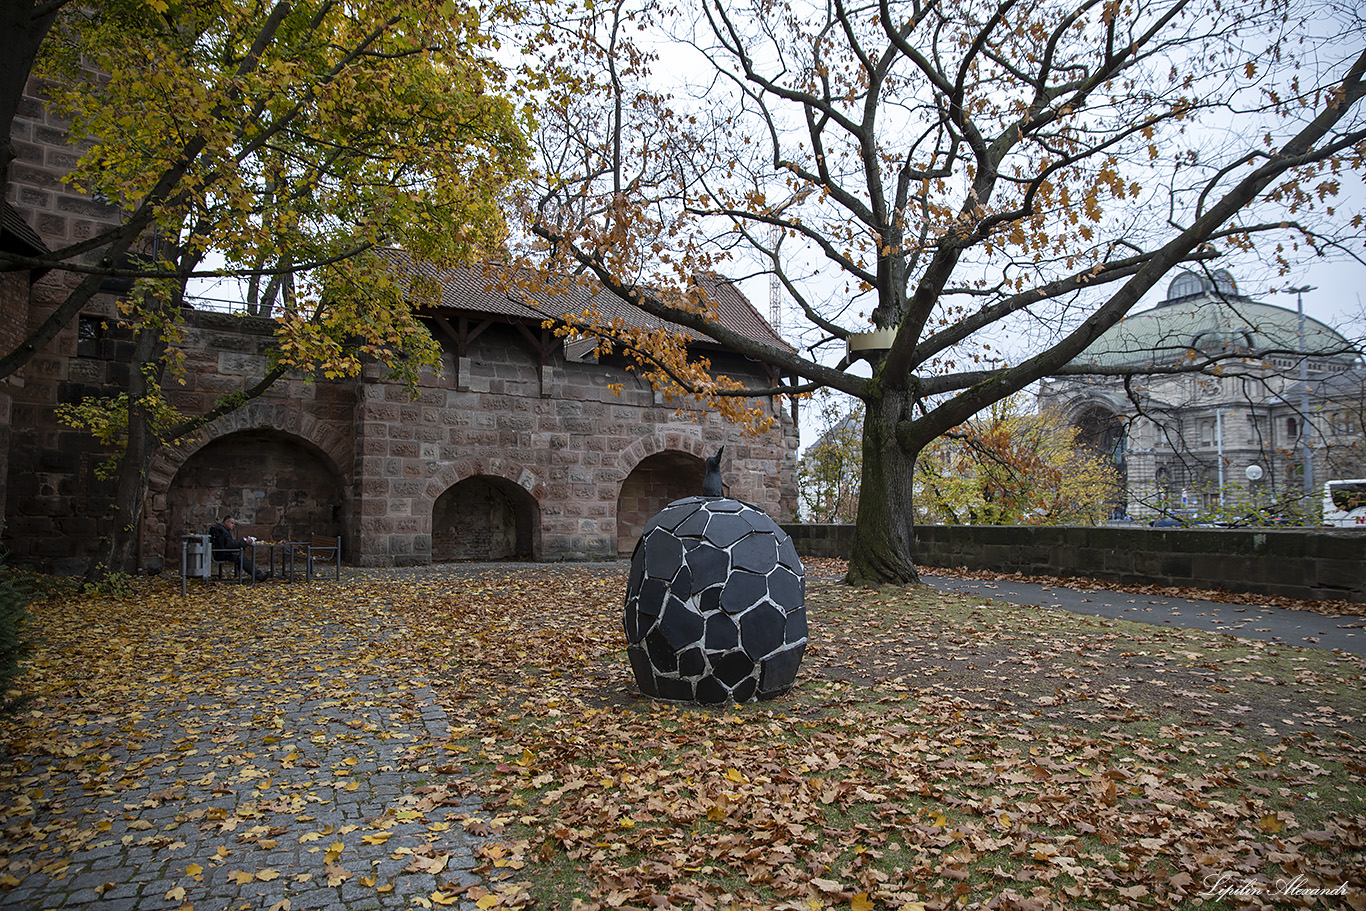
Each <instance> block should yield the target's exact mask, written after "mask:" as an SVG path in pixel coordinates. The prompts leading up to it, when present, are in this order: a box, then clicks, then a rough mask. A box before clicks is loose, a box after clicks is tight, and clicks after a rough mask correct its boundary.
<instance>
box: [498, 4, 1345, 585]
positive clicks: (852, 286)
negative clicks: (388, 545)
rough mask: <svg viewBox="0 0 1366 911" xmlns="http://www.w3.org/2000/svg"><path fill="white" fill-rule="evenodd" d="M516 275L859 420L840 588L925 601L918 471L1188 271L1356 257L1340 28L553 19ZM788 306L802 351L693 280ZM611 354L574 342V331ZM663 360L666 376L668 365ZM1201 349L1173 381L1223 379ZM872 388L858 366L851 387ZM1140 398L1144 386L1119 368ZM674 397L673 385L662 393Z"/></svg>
mask: <svg viewBox="0 0 1366 911" xmlns="http://www.w3.org/2000/svg"><path fill="white" fill-rule="evenodd" d="M557 13H558V15H557V16H555V17H553V18H550V19H547V21H546V23H545V25H544V27H543V28H542V30H541V31H540V32H539V33H537V35H536V37H535V39H534V40H533V41H531V42H528V46H529V48H530V49H531V50H533V51H534V52H536V53H539V54H540V56H541V59H542V60H543V61H544V64H545V65H544V71H545V72H547V73H549V72H564V73H568V74H570V76H569V78H565V79H561V80H558V82H555V83H553V84H552V83H548V84H547V85H546V86H544V87H543V91H544V99H545V101H544V104H543V108H542V113H541V117H540V127H541V130H540V133H539V135H538V137H537V142H538V144H539V152H540V154H541V161H542V167H541V171H540V173H539V192H537V193H534V194H529V195H528V196H527V197H526V199H525V200H524V203H525V204H524V206H523V215H524V216H525V224H526V226H527V231H526V234H527V238H528V243H527V244H526V245H525V246H524V248H523V252H524V253H525V256H526V258H527V259H528V261H531V262H534V263H536V264H538V265H540V266H542V267H544V268H545V270H546V274H547V275H550V274H558V275H564V274H570V273H575V272H577V273H581V274H585V275H589V276H591V277H592V278H593V279H594V280H596V281H598V282H601V283H602V284H603V285H605V286H606V287H607V288H608V289H610V290H612V291H615V292H616V293H617V294H618V295H619V296H620V297H622V298H623V299H624V300H627V301H629V302H631V303H632V304H633V305H634V306H636V307H637V308H638V309H639V310H640V311H642V312H643V313H644V314H648V315H649V316H650V317H652V318H654V319H656V320H662V321H666V322H671V323H674V324H676V325H677V326H678V327H681V328H686V329H690V330H694V331H697V332H701V333H704V334H706V335H707V336H709V337H710V338H712V339H715V340H716V341H718V342H721V343H723V344H725V345H728V346H730V347H731V348H733V349H735V350H738V351H740V352H743V353H744V354H746V355H748V356H749V357H751V358H753V359H754V360H756V361H760V362H762V363H764V364H767V365H769V367H770V368H771V369H772V371H773V372H774V373H775V375H778V376H781V377H784V378H785V379H784V380H783V381H782V382H778V383H776V384H775V385H774V386H773V387H772V388H769V389H762V390H755V389H750V390H737V389H733V388H726V387H724V386H721V385H715V384H713V385H702V384H698V385H694V386H692V387H690V391H691V392H692V393H693V394H695V395H697V396H698V397H700V398H702V399H705V400H709V401H713V402H719V401H723V400H728V399H731V398H735V397H743V396H745V395H772V394H785V395H797V394H802V393H806V392H810V391H813V390H815V389H818V388H822V387H828V388H832V389H835V390H838V391H840V392H843V393H846V394H848V395H850V396H853V397H855V398H857V399H859V400H861V401H862V403H863V406H864V408H865V418H864V425H863V441H862V491H863V494H862V496H861V497H860V500H859V509H858V518H857V529H858V530H857V538H856V543H855V546H854V551H853V554H852V559H851V561H850V567H849V573H848V577H847V581H849V582H850V583H853V584H877V583H882V582H910V581H914V580H916V579H917V572H916V568H915V565H914V562H913V560H912V556H911V548H912V542H913V537H914V510H913V484H912V475H913V468H914V466H915V464H916V461H917V459H918V458H919V457H920V456H921V454H922V453H923V452H924V451H925V449H926V448H927V447H928V446H930V445H931V444H932V443H933V442H934V441H935V440H937V439H938V438H940V437H941V436H942V435H943V434H945V433H946V432H948V431H950V430H952V429H953V428H955V427H960V426H962V425H963V424H964V423H965V422H967V421H968V420H969V419H970V418H971V417H972V416H973V415H974V414H977V413H978V412H979V411H982V410H983V409H985V408H989V407H990V406H991V405H992V404H993V403H997V402H1001V401H1003V400H1005V399H1007V398H1009V397H1010V396H1012V395H1014V394H1016V393H1018V392H1020V391H1021V390H1023V389H1025V388H1026V387H1027V386H1028V385H1029V384H1030V383H1032V382H1034V381H1035V380H1037V379H1039V378H1041V377H1045V376H1050V375H1061V374H1068V373H1085V372H1092V373H1098V372H1101V371H1100V370H1099V368H1096V367H1091V366H1088V365H1084V364H1079V363H1077V362H1076V360H1077V357H1078V355H1080V354H1081V353H1082V352H1083V351H1084V350H1085V349H1086V348H1087V346H1088V345H1090V344H1091V343H1092V342H1093V341H1095V340H1096V339H1097V338H1098V337H1099V336H1100V335H1101V334H1102V333H1104V332H1105V331H1106V330H1107V329H1109V328H1110V327H1112V326H1114V325H1115V324H1116V323H1117V322H1119V321H1120V320H1122V319H1123V318H1124V317H1125V315H1126V314H1128V313H1129V312H1131V311H1132V310H1133V309H1134V308H1135V306H1136V305H1137V304H1138V303H1139V301H1140V299H1141V298H1142V297H1143V295H1144V294H1145V293H1146V292H1148V291H1149V290H1150V289H1153V288H1154V287H1156V286H1157V285H1158V283H1159V282H1161V281H1163V279H1164V277H1165V276H1168V275H1169V273H1170V271H1171V270H1172V269H1173V268H1175V267H1177V266H1183V267H1186V268H1192V267H1194V268H1203V267H1205V265H1206V263H1207V262H1208V261H1209V260H1212V259H1214V258H1216V257H1218V256H1220V255H1223V254H1227V253H1232V252H1236V253H1238V254H1239V255H1243V256H1250V257H1255V256H1260V257H1262V258H1263V259H1264V261H1266V262H1268V263H1271V264H1274V265H1277V266H1280V267H1282V268H1288V267H1289V266H1291V265H1292V264H1293V262H1294V257H1296V256H1301V255H1308V254H1310V253H1313V252H1331V251H1333V250H1339V249H1344V248H1345V249H1349V250H1351V249H1355V250H1356V251H1357V253H1358V254H1359V253H1360V243H1361V231H1360V228H1361V224H1362V220H1361V218H1362V216H1361V214H1360V213H1359V212H1357V211H1355V210H1349V209H1348V208H1347V207H1346V206H1345V204H1343V203H1341V202H1340V201H1338V200H1337V199H1336V194H1337V192H1338V190H1339V188H1340V183H1341V180H1342V177H1341V175H1342V174H1343V173H1344V172H1347V173H1352V172H1357V173H1359V172H1360V171H1361V169H1362V168H1363V165H1366V121H1364V119H1363V115H1362V104H1361V99H1362V93H1363V82H1362V77H1363V73H1364V72H1366V53H1363V51H1362V48H1363V46H1366V43H1364V42H1363V41H1362V40H1361V39H1362V36H1363V22H1362V20H1361V18H1360V16H1359V14H1355V13H1353V12H1352V11H1351V10H1348V9H1346V8H1339V7H1336V6H1333V5H1330V4H1322V3H1291V4H1290V5H1288V6H1287V5H1286V4H1283V3H1279V2H1278V3H1271V2H1267V0H1262V2H1252V3H1238V4H1228V3H1216V2H1212V0H1211V2H1202V0H1152V2H1146V0H1140V2H1124V0H1070V2H1062V3H1056V2H1042V0H999V2H997V0H941V2H933V0H930V2H925V0H909V2H898V0H878V2H876V3H867V4H861V5H851V4H849V3H848V2H847V0H834V2H832V3H828V4H818V3H808V2H804V0H742V2H739V3H730V2H727V3H719V2H716V0H696V2H694V3H689V4H682V5H671V6H665V5H662V4H656V3H654V2H653V0H613V2H608V3H599V4H589V5H587V6H586V7H580V6H578V5H577V4H573V3H570V4H566V5H562V6H561V7H559V8H558V9H557ZM712 271H719V272H725V273H726V274H728V275H731V276H733V277H736V278H745V277H747V276H753V277H755V278H768V279H773V280H776V282H777V283H778V284H779V285H780V286H781V288H782V289H783V291H784V293H785V294H786V295H787V297H788V299H789V300H790V301H791V302H792V308H793V309H792V311H791V312H794V313H798V312H799V313H800V315H801V316H802V317H803V318H804V321H803V325H802V327H801V329H800V330H792V329H791V328H789V331H792V332H797V331H800V332H801V342H802V345H803V347H802V349H801V350H798V351H795V352H794V351H791V350H783V349H780V348H779V347H777V346H774V345H765V344H763V343H760V342H757V341H755V340H753V339H749V338H744V337H741V336H739V335H737V334H736V333H733V332H729V331H727V329H726V328H725V327H724V326H722V325H721V324H719V323H718V322H717V321H716V320H715V319H714V318H712V315H711V314H710V313H709V305H708V300H707V297H706V294H705V292H704V290H703V289H702V288H700V287H699V285H698V283H697V282H696V276H698V275H701V274H706V273H709V272H712ZM580 329H581V331H584V332H589V333H601V334H604V335H610V334H611V327H610V326H606V325H603V324H601V323H599V322H595V321H594V320H593V319H592V318H591V316H590V318H589V319H587V320H585V322H584V324H583V325H582V326H581V327H580ZM659 354H660V360H667V359H668V357H667V356H665V354H664V352H663V351H662V350H661V351H660V352H659ZM1230 356H1234V355H1232V354H1229V355H1218V356H1206V355H1197V356H1195V357H1192V358H1191V359H1189V361H1188V362H1187V363H1185V364H1183V365H1182V366H1181V367H1180V369H1183V370H1191V371H1217V370H1218V369H1219V364H1220V358H1221V357H1230ZM859 362H866V367H864V366H863V365H862V364H860V363H859ZM1130 372H1139V371H1130ZM680 380H681V381H682V385H683V388H685V389H689V387H688V378H687V377H678V378H676V379H675V382H678V381H680Z"/></svg>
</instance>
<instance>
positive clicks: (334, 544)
mask: <svg viewBox="0 0 1366 911" xmlns="http://www.w3.org/2000/svg"><path fill="white" fill-rule="evenodd" d="M340 546H341V538H338V537H333V536H329V535H309V536H308V549H309V551H310V552H311V553H312V554H313V556H314V558H315V559H318V560H333V559H335V558H336V556H337V550H336V549H337V548H338V547H340Z"/></svg>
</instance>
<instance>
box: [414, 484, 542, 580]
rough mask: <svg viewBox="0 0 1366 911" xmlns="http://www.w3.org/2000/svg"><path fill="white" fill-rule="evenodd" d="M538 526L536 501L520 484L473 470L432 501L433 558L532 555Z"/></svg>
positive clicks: (436, 560)
mask: <svg viewBox="0 0 1366 911" xmlns="http://www.w3.org/2000/svg"><path fill="white" fill-rule="evenodd" d="M540 527H541V522H540V505H539V504H538V503H537V502H536V498H535V497H533V496H532V495H531V494H530V493H528V492H527V491H526V490H525V489H524V488H523V487H521V486H519V485H518V484H515V483H513V482H512V481H509V480H508V479H506V478H502V477H497V476H495V475H482V474H481V475H474V476H473V477H468V478H465V479H464V480H462V481H459V482H457V483H455V484H453V485H452V486H451V487H450V488H449V489H447V490H446V491H445V493H443V494H441V496H439V497H437V498H436V502H435V503H433V504H432V562H433V563H445V562H453V561H458V560H534V559H536V555H537V554H538V553H539V551H540V541H539V537H540Z"/></svg>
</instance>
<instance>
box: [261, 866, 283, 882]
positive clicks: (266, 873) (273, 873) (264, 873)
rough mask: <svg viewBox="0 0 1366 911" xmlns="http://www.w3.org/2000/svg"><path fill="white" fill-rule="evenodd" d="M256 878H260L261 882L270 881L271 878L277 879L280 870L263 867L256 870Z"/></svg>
mask: <svg viewBox="0 0 1366 911" xmlns="http://www.w3.org/2000/svg"><path fill="white" fill-rule="evenodd" d="M256 878H257V879H259V880H260V881H261V882H263V883H268V882H270V881H271V880H274V879H279V878H280V871H279V870H272V869H270V868H269V867H267V868H266V869H264V870H257V871H256Z"/></svg>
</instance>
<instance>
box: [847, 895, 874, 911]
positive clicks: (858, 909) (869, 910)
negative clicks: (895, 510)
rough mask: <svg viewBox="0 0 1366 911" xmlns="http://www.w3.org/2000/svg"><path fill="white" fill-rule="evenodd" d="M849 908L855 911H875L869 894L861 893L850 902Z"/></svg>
mask: <svg viewBox="0 0 1366 911" xmlns="http://www.w3.org/2000/svg"><path fill="white" fill-rule="evenodd" d="M849 907H850V908H852V909H853V911H873V901H872V899H870V898H869V897H868V893H867V892H859V893H858V894H857V895H855V896H854V897H853V898H852V899H850V900H849Z"/></svg>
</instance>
